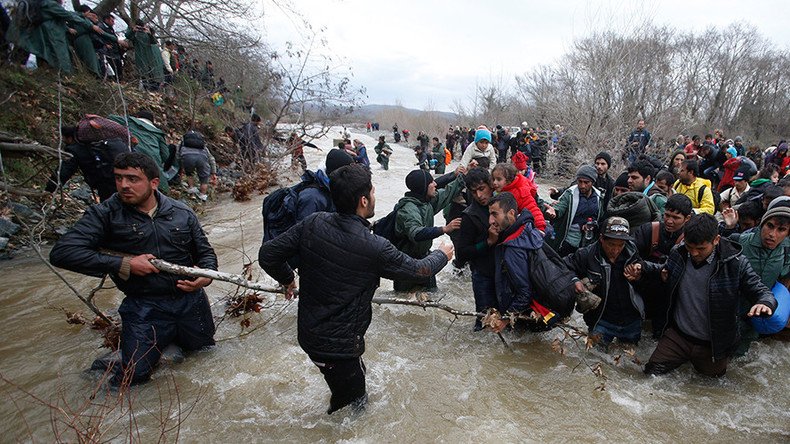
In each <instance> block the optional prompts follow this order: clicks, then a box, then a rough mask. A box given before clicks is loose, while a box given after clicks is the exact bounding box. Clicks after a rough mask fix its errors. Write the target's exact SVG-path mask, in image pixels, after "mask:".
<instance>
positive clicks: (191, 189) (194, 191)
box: [187, 187, 200, 194]
mask: <svg viewBox="0 0 790 444" xmlns="http://www.w3.org/2000/svg"><path fill="white" fill-rule="evenodd" d="M199 192H200V191H198V189H197V187H191V188H187V193H189V194H198V193H199Z"/></svg>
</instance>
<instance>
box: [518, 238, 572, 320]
mask: <svg viewBox="0 0 790 444" xmlns="http://www.w3.org/2000/svg"><path fill="white" fill-rule="evenodd" d="M527 257H528V261H529V267H528V272H529V278H530V282H531V283H532V286H533V288H534V290H535V296H534V297H535V300H537V301H538V302H539V303H540V304H541V305H543V306H545V307H546V308H549V309H551V310H552V311H554V312H556V313H557V314H559V315H560V317H563V318H564V317H567V316H570V315H571V313H572V312H573V307H574V306H575V305H576V287H575V283H574V281H573V278H574V276H573V273H571V272H570V271H568V268H567V267H566V265H565V262H563V260H562V258H561V257H560V255H559V254H557V253H556V252H555V251H554V249H552V248H551V247H550V246H549V244H547V243H544V244H543V246H542V247H541V248H538V249H535V250H527Z"/></svg>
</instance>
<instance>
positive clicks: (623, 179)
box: [614, 171, 628, 188]
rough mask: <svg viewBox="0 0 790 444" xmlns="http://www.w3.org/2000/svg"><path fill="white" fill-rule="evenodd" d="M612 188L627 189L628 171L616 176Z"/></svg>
mask: <svg viewBox="0 0 790 444" xmlns="http://www.w3.org/2000/svg"><path fill="white" fill-rule="evenodd" d="M614 186H616V187H620V188H628V171H623V173H622V174H620V175H619V176H617V180H615V181H614Z"/></svg>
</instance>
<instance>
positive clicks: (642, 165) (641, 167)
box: [628, 160, 656, 180]
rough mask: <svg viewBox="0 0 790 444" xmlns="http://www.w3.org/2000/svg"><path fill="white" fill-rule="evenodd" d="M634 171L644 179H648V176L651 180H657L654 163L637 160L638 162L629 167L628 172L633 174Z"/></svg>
mask: <svg viewBox="0 0 790 444" xmlns="http://www.w3.org/2000/svg"><path fill="white" fill-rule="evenodd" d="M634 171H636V172H637V173H639V175H640V176H642V179H645V178H647V176H650V178H651V179H653V180H655V179H656V169H655V168H653V164H652V163H650V162H648V161H646V160H637V161H636V162H634V163H632V164H631V165H630V166H629V167H628V172H629V173H633V172H634Z"/></svg>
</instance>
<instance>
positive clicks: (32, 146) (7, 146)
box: [0, 142, 72, 160]
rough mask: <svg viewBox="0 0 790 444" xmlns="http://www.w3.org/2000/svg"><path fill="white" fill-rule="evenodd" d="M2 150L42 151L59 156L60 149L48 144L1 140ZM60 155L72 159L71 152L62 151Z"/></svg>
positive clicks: (12, 151)
mask: <svg viewBox="0 0 790 444" xmlns="http://www.w3.org/2000/svg"><path fill="white" fill-rule="evenodd" d="M0 151H3V152H5V153H6V154H11V153H40V154H46V155H48V156H52V157H58V150H57V149H55V148H51V147H48V146H46V145H39V144H37V143H8V142H0ZM60 156H61V157H62V158H63V159H64V160H65V159H71V157H72V155H71V153H67V152H65V151H61V152H60Z"/></svg>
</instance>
